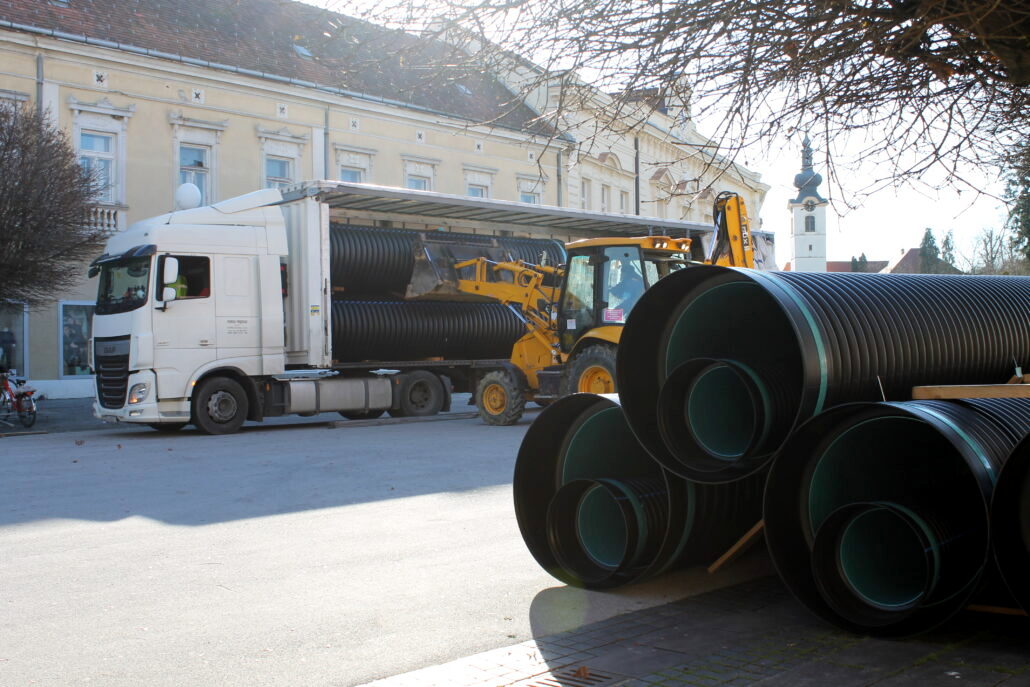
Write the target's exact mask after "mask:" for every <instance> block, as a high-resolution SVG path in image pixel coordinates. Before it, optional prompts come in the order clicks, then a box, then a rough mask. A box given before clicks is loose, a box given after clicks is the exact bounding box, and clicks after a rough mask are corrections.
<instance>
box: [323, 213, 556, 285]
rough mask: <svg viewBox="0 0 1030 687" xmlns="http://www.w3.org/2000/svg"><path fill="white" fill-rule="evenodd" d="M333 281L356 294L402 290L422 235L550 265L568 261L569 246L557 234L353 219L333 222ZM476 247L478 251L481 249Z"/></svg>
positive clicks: (497, 255)
mask: <svg viewBox="0 0 1030 687" xmlns="http://www.w3.org/2000/svg"><path fill="white" fill-rule="evenodd" d="M329 236H330V259H329V264H330V273H331V279H332V286H333V287H334V288H338V289H343V292H344V293H345V294H346V295H347V296H352V295H379V296H385V295H389V294H395V295H402V294H404V291H405V289H406V288H407V286H408V282H410V281H411V272H412V269H413V267H414V264H415V263H414V251H415V246H416V244H417V242H418V240H419V239H420V238H423V237H429V238H431V239H432V240H433V241H436V242H448V243H455V244H460V245H461V246H462V247H464V248H466V249H467V250H466V251H465V252H466V253H469V252H470V251H471V252H472V253H477V254H478V253H481V254H482V256H483V257H491V258H494V259H497V258H504V259H507V258H508V257H510V258H512V259H515V260H524V261H526V262H530V263H533V264H538V263H540V258H541V255H542V254H546V255H547V262H548V264H550V265H560V264H563V263H564V262H565V246H564V245H563V244H562V243H561V242H560V241H556V240H554V239H527V238H514V237H508V236H486V235H483V234H464V233H456V232H443V231H434V232H418V231H412V230H410V229H383V228H377V227H362V226H354V225H350V224H340V223H336V222H334V223H332V224H331V225H330V234H329ZM477 249H478V250H477Z"/></svg>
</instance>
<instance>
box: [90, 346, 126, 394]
mask: <svg viewBox="0 0 1030 687" xmlns="http://www.w3.org/2000/svg"><path fill="white" fill-rule="evenodd" d="M105 349H106V350H108V351H116V352H114V353H113V354H107V355H105V354H103V353H102V351H104V350H105ZM93 350H94V353H93V357H94V359H95V364H96V373H97V375H96V379H97V399H98V400H99V401H100V405H102V406H103V407H105V408H121V407H122V406H124V405H125V393H126V391H128V389H127V387H128V384H129V337H127V336H124V337H117V338H111V339H96V340H94V344H93Z"/></svg>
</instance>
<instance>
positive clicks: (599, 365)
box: [562, 344, 618, 396]
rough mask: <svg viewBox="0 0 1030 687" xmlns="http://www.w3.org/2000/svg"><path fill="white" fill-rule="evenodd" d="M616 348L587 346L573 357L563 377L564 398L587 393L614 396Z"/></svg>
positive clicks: (596, 345) (604, 345)
mask: <svg viewBox="0 0 1030 687" xmlns="http://www.w3.org/2000/svg"><path fill="white" fill-rule="evenodd" d="M616 391H618V388H617V386H616V384H615V347H614V346H609V345H607V344H594V345H593V346H587V347H586V348H584V349H583V350H581V351H580V352H579V353H577V354H576V355H574V356H572V360H570V361H569V362H568V363H567V364H566V365H565V375H564V376H563V377H562V396H568V395H569V394H575V393H577V392H587V393H591V394H614V393H616Z"/></svg>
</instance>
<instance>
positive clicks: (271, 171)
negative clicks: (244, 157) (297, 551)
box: [265, 155, 293, 188]
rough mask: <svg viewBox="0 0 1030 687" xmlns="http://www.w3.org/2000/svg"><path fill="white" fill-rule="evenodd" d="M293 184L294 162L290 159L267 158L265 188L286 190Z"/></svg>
mask: <svg viewBox="0 0 1030 687" xmlns="http://www.w3.org/2000/svg"><path fill="white" fill-rule="evenodd" d="M292 183H293V160H292V159H290V158H288V157H274V156H272V155H269V156H267V157H266V158H265V188H285V187H286V186H289V185H290V184H292Z"/></svg>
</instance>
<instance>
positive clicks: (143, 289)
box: [96, 256, 151, 315]
mask: <svg viewBox="0 0 1030 687" xmlns="http://www.w3.org/2000/svg"><path fill="white" fill-rule="evenodd" d="M150 260H151V258H150V256H146V257H141V258H129V259H127V260H119V261H118V262H109V263H106V264H104V265H101V266H100V288H99V290H98V291H97V309H96V314H97V315H113V314H115V313H120V312H128V311H130V310H135V309H136V308H138V307H140V306H141V305H143V304H144V303H146V302H147V287H148V284H149V276H150Z"/></svg>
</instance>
